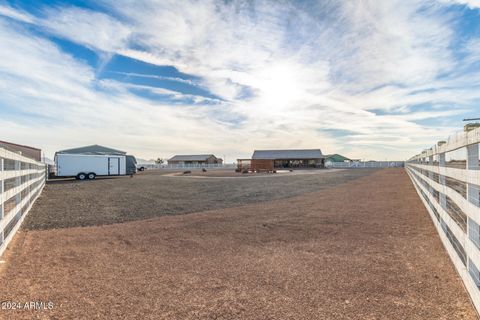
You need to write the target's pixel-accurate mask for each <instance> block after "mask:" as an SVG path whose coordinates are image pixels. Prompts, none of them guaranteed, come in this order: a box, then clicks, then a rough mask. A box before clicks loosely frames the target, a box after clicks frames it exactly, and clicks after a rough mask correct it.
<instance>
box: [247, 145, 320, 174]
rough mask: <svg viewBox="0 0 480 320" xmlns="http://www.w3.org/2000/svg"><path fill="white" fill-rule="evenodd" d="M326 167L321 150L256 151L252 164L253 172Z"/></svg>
mask: <svg viewBox="0 0 480 320" xmlns="http://www.w3.org/2000/svg"><path fill="white" fill-rule="evenodd" d="M324 166H325V157H324V156H323V155H322V152H321V151H320V149H299V150H255V151H254V153H253V156H252V160H251V163H250V169H251V170H252V171H273V170H277V169H298V168H323V167H324Z"/></svg>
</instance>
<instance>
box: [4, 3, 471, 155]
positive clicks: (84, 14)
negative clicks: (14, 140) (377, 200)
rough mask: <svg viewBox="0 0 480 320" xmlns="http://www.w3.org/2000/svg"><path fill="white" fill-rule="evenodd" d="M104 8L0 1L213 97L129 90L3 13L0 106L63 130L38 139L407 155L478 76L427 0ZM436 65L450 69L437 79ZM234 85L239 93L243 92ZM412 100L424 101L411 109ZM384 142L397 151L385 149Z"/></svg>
mask: <svg viewBox="0 0 480 320" xmlns="http://www.w3.org/2000/svg"><path fill="white" fill-rule="evenodd" d="M103 5H104V6H105V7H108V8H110V9H111V10H112V11H113V12H114V15H113V14H112V15H111V16H110V15H107V14H105V13H99V12H93V11H90V10H86V9H78V8H73V7H55V8H51V9H47V10H45V11H44V16H42V17H35V18H32V17H30V16H28V15H27V14H25V13H22V12H20V11H15V10H14V9H12V8H7V9H2V8H6V7H0V14H3V15H5V16H8V17H10V18H13V19H17V20H21V21H24V22H26V21H27V20H28V22H30V23H34V24H36V25H37V26H39V27H40V28H43V30H46V31H48V32H51V33H53V34H55V35H57V36H61V37H65V38H67V39H69V40H71V41H75V42H77V43H80V44H82V45H85V46H87V47H89V48H92V49H94V50H96V51H98V52H100V53H102V54H105V55H106V56H107V57H109V56H111V55H112V54H121V55H125V56H127V57H131V58H134V59H138V60H141V61H144V62H148V63H152V64H157V65H172V66H175V67H176V68H178V69H179V70H180V71H182V72H185V73H190V74H194V75H197V76H199V77H201V79H202V81H201V82H200V83H198V85H201V86H205V87H206V88H208V89H209V90H210V91H211V92H212V93H213V94H215V95H217V96H219V97H222V98H223V99H224V100H225V102H223V103H218V104H216V105H213V106H212V105H208V106H202V103H204V102H205V101H206V100H208V99H205V98H200V97H195V96H188V95H182V94H181V93H178V92H173V91H169V90H165V89H158V88H148V87H138V86H137V89H145V90H150V91H152V92H154V93H156V94H160V95H165V96H169V97H170V98H171V99H172V100H174V101H183V100H182V99H184V98H188V99H193V100H194V101H195V104H193V105H181V106H169V105H166V104H162V103H154V102H152V101H149V100H146V99H141V98H138V97H136V96H134V95H133V94H131V93H130V92H129V91H128V89H129V88H132V87H133V85H128V84H121V83H117V82H114V81H100V82H99V81H97V80H96V79H95V75H96V71H95V70H92V68H91V67H89V66H87V65H85V64H83V63H81V62H79V61H76V60H75V59H74V58H73V57H71V56H69V55H66V54H64V53H62V52H61V51H60V50H59V49H58V48H57V47H55V46H54V45H53V44H52V43H51V42H49V41H48V40H46V39H43V38H41V37H39V36H33V35H32V34H29V33H26V32H25V31H23V32H22V31H18V30H13V29H12V27H11V26H10V25H9V24H8V22H7V21H3V22H2V23H1V24H0V28H1V29H0V45H1V46H2V48H3V47H8V49H7V50H4V51H3V52H0V74H2V77H1V78H0V90H1V92H2V95H3V93H7V94H6V95H4V97H3V98H2V99H1V100H0V101H1V102H0V103H5V104H8V105H10V106H14V107H15V108H19V109H23V111H25V112H27V113H32V112H33V113H35V114H42V113H47V114H48V116H49V117H51V118H52V119H53V120H52V121H53V122H54V125H53V128H55V130H56V131H57V132H59V133H61V135H57V134H55V138H54V137H53V135H52V133H43V135H44V136H42V140H41V141H45V138H46V137H50V139H52V140H53V139H55V140H57V141H59V142H58V147H69V146H72V145H76V144H86V143H87V140H89V141H88V143H91V142H103V143H105V144H111V145H112V146H116V147H121V148H123V149H127V150H132V151H136V152H138V153H139V155H140V156H142V157H144V158H148V157H154V156H156V155H158V154H159V153H162V154H164V155H165V156H168V155H169V154H170V153H176V152H190V151H191V152H194V151H196V152H200V151H204V152H206V151H208V152H218V153H220V154H222V153H224V152H225V153H227V154H228V156H229V157H232V156H237V155H238V156H247V155H248V153H249V152H250V151H251V150H252V149H253V148H277V147H278V148H287V147H322V148H323V149H326V150H325V151H327V152H337V151H338V152H344V153H346V154H347V155H348V156H351V157H362V158H374V157H377V158H380V159H384V158H385V157H388V158H389V159H393V158H407V157H409V156H410V155H411V154H412V153H415V152H416V151H417V150H418V149H422V148H424V147H425V146H428V145H430V144H433V143H434V142H435V140H436V139H439V138H441V137H444V136H445V135H448V134H449V133H450V132H451V131H452V130H453V128H452V126H448V127H444V128H432V127H428V126H425V125H420V124H418V123H417V122H418V121H419V120H425V119H429V118H434V117H452V116H455V115H457V114H459V113H462V112H465V110H467V109H468V108H469V107H470V106H471V105H472V103H473V102H474V101H476V100H479V99H480V93H479V90H478V88H476V87H474V86H473V87H471V86H472V83H476V82H475V80H480V79H478V78H479V77H478V76H477V75H475V74H473V75H472V74H471V75H468V77H467V76H465V74H462V73H460V74H459V73H458V70H460V69H462V67H465V63H467V61H470V62H468V63H472V61H473V60H472V59H475V57H478V52H480V51H479V50H477V49H476V42H475V41H472V42H471V43H469V45H468V46H467V48H468V50H467V49H466V50H467V51H468V52H467V58H466V59H465V61H464V62H462V61H459V60H458V59H457V58H456V57H455V55H454V54H453V52H452V48H451V44H452V41H453V40H455V39H456V37H457V36H458V35H457V34H456V33H455V32H456V31H455V29H454V26H453V23H452V21H453V20H454V19H455V17H454V16H452V15H451V14H449V13H447V12H445V11H444V10H443V7H442V6H438V5H435V4H434V3H433V2H431V1H428V0H427V1H424V2H420V1H396V0H391V1H381V2H379V1H362V2H333V1H326V2H319V3H317V4H311V5H310V6H309V7H306V6H302V5H301V4H299V3H297V2H283V3H277V2H268V1H258V2H251V3H246V2H228V3H224V2H214V1H160V2H151V1H135V3H132V2H128V1H115V2H112V1H106V2H103ZM2 10H3V11H2ZM114 16H115V17H116V18H114ZM0 21H1V20H0ZM14 39H15V40H14ZM477 41H478V40H477ZM140 48H141V49H140ZM107 59H108V58H107ZM469 59H470V60H469ZM32 66H33V67H32ZM445 74H449V75H450V76H447V77H445V76H442V77H439V76H440V75H445ZM477 82H478V81H477ZM466 83H469V85H468V86H466ZM195 84H196V85H197V83H195ZM245 92H247V93H250V94H251V96H249V97H248V98H245ZM247 96H248V94H247ZM203 99H205V100H203ZM420 104H430V105H431V106H432V107H431V108H430V110H419V111H413V110H415V109H413V108H412V106H413V105H420ZM447 105H448V106H450V107H449V108H448V109H447V108H446V107H445V106H447ZM0 108H1V107H0ZM373 109H376V110H377V111H378V110H382V112H383V113H386V114H383V113H382V112H377V113H375V112H373V111H370V110H373ZM391 111H395V112H396V113H398V114H395V115H391V114H388V112H391ZM0 112H1V109H0ZM382 114H383V115H382ZM2 124H3V126H2V128H9V127H11V126H12V124H11V123H10V124H8V123H1V124H0V125H2ZM17 125H18V124H17ZM4 130H7V129H0V133H2V134H4V133H6V132H7V131H4ZM42 130H43V129H42ZM45 130H47V129H45ZM100 131H101V132H103V136H102V137H99V135H98V132H100ZM339 131H341V132H343V133H342V134H340V135H339ZM78 132H82V134H81V135H79V134H78ZM39 136H41V135H39ZM22 139H23V138H22ZM96 139H97V140H99V139H101V140H102V141H92V140H96ZM39 141H40V140H39ZM22 142H24V143H28V141H22ZM67 143H68V145H67ZM118 143H121V144H122V145H118ZM388 145H395V148H394V149H392V148H389V149H388V155H385V154H384V153H385V150H386V148H388ZM47 148H48V150H50V151H54V150H51V149H54V148H57V147H55V144H52V146H47Z"/></svg>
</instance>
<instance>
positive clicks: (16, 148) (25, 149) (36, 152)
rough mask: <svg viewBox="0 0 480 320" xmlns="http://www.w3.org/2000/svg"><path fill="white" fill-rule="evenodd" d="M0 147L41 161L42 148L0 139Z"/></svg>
mask: <svg viewBox="0 0 480 320" xmlns="http://www.w3.org/2000/svg"><path fill="white" fill-rule="evenodd" d="M0 147H2V148H4V149H7V150H9V151H12V152H15V153H18V154H21V155H22V156H25V157H28V158H31V159H34V160H37V161H42V150H40V149H37V148H33V147H29V146H24V145H21V144H16V143H11V142H6V141H1V140H0Z"/></svg>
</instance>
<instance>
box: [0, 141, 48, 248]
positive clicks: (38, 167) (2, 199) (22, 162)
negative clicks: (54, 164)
mask: <svg viewBox="0 0 480 320" xmlns="http://www.w3.org/2000/svg"><path fill="white" fill-rule="evenodd" d="M45 172H46V170H45V164H43V163H40V162H37V161H35V160H32V159H30V158H27V157H24V156H22V155H19V154H17V153H14V152H11V151H8V150H5V149H3V148H0V255H2V254H3V252H4V251H5V248H6V246H7V245H8V243H9V242H10V241H11V240H12V238H13V236H14V235H15V232H16V231H17V230H18V228H19V227H20V224H21V223H22V221H23V219H24V218H25V216H26V214H27V213H28V211H29V210H30V208H31V207H32V205H33V202H34V201H35V200H36V199H37V197H38V196H39V195H40V192H41V191H42V188H43V186H44V185H45Z"/></svg>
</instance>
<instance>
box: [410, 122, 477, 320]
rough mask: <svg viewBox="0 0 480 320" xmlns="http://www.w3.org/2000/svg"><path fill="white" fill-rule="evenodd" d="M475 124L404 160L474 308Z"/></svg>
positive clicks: (475, 267) (475, 258) (475, 283)
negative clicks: (445, 140)
mask: <svg viewBox="0 0 480 320" xmlns="http://www.w3.org/2000/svg"><path fill="white" fill-rule="evenodd" d="M479 143H480V129H475V130H472V131H470V132H461V133H457V134H455V135H453V136H451V137H450V138H449V139H448V141H447V142H446V143H444V144H440V145H436V146H433V147H432V148H430V149H428V150H425V151H424V152H422V153H421V154H419V155H416V156H414V157H412V158H411V159H410V160H408V161H407V163H406V170H407V173H408V175H409V176H410V179H411V180H412V182H413V185H414V186H415V189H416V190H417V193H418V194H419V196H420V198H421V200H422V201H423V203H424V205H425V207H426V208H427V210H428V212H429V214H430V216H431V218H432V220H433V223H434V225H435V227H436V229H437V231H438V233H439V235H440V239H441V240H442V242H443V244H444V246H445V248H446V250H447V252H448V254H449V256H450V258H451V260H452V261H453V264H454V265H455V268H456V269H457V271H458V273H459V275H460V277H461V278H462V280H463V282H464V284H465V287H466V289H467V291H468V293H469V294H470V297H471V298H472V301H473V303H474V305H475V307H476V309H477V311H480V271H479V270H480V202H479V199H480V165H479V162H480V160H479Z"/></svg>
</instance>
